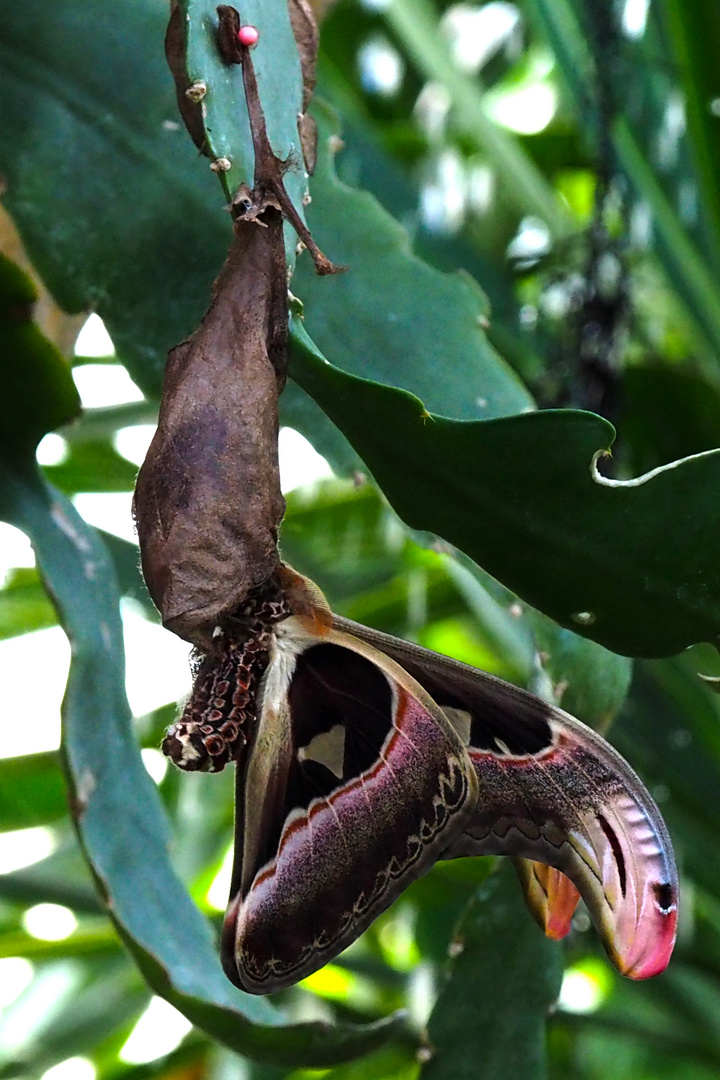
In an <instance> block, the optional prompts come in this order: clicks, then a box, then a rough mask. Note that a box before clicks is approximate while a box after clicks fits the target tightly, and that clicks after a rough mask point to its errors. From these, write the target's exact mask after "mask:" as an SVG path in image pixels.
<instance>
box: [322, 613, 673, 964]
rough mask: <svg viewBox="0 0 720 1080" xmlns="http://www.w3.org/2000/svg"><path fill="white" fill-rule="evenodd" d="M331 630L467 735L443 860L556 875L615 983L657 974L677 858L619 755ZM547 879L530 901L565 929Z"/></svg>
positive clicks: (452, 665)
mask: <svg viewBox="0 0 720 1080" xmlns="http://www.w3.org/2000/svg"><path fill="white" fill-rule="evenodd" d="M334 624H335V626H336V627H337V628H338V629H340V630H350V631H351V632H353V633H356V634H358V635H359V636H362V638H363V640H365V641H366V642H369V643H371V645H374V646H376V647H377V648H379V649H382V650H383V651H384V652H386V653H389V654H390V655H391V656H392V657H394V658H395V659H396V660H397V661H398V662H399V663H400V664H402V665H403V667H405V668H407V669H408V670H409V672H410V673H411V674H412V675H413V676H414V677H415V679H416V680H417V681H419V682H420V683H421V684H422V685H423V686H424V687H425V689H426V690H427V691H428V692H429V693H430V694H431V695H432V697H433V699H434V700H435V701H436V702H437V703H438V704H439V705H440V706H441V707H443V708H444V709H445V710H446V712H447V715H448V717H449V719H450V720H451V721H452V722H453V723H454V724H455V726H456V727H457V729H458V731H460V732H462V733H463V734H464V733H465V732H466V731H467V729H468V726H469V736H466V737H467V740H468V742H467V745H468V752H469V754H470V756H471V758H472V760H473V763H474V766H475V769H476V772H477V774H478V781H479V791H480V794H479V798H478V802H477V805H476V812H475V815H474V818H473V820H472V822H471V824H470V826H469V827H468V828H467V829H466V830H465V832H464V834H463V835H462V836H461V837H460V838H459V839H458V840H456V841H455V842H454V843H453V844H452V845H451V847H450V848H449V849H448V851H447V852H446V853H445V855H444V856H443V857H444V858H453V857H456V856H467V855H484V854H497V855H511V856H516V857H522V858H525V859H529V860H533V861H538V862H543V863H546V864H547V865H549V866H552V867H554V868H555V869H556V870H560V871H561V872H562V873H564V874H566V875H567V876H568V878H570V879H571V881H572V882H573V883H574V885H575V886H576V887H577V888H578V889H579V890H580V893H581V894H582V896H583V899H584V900H585V902H586V904H587V906H588V909H589V911H590V914H591V916H592V918H593V921H594V923H595V926H596V928H597V930H598V932H599V934H600V937H601V939H602V940H603V943H604V945H605V947H606V949H607V951H608V954H609V955H610V958H611V959H612V960H613V962H614V963H615V965H616V966H617V967H618V968H619V970H620V971H622V972H623V974H626V975H629V976H631V977H632V978H647V977H648V976H650V975H654V974H657V973H658V972H660V971H662V970H663V969H664V968H665V966H666V965H667V962H668V960H669V958H670V954H671V952H672V948H673V943H674V940H675V931H676V924H677V897H678V881H677V870H676V867H675V859H674V856H673V851H672V844H671V842H670V838H669V836H668V833H667V829H666V828H665V824H664V822H663V820H662V817H661V815H660V812H659V810H658V808H657V806H656V805H655V803H654V801H653V800H652V798H651V796H650V794H649V793H648V791H647V789H646V788H645V786H644V785H643V784H642V782H641V780H640V779H639V778H638V777H637V776H636V774H635V773H634V772H633V770H632V769H631V768H630V766H629V765H628V764H627V762H626V761H625V760H624V759H623V758H622V757H621V756H620V754H618V753H617V751H616V750H614V749H613V747H612V746H611V745H610V744H609V743H608V742H606V740H605V739H603V738H602V737H601V736H599V735H598V734H597V733H596V732H595V731H593V730H592V729H590V728H588V727H586V726H585V725H584V724H582V723H581V722H580V721H579V720H576V719H575V717H573V716H570V715H569V714H568V713H566V712H564V711H563V710H562V709H559V708H556V707H554V706H552V705H550V704H549V703H547V702H544V701H541V700H540V699H539V698H536V697H534V695H532V694H528V693H527V692H526V691H524V690H521V689H519V688H518V687H515V686H512V685H510V684H508V683H505V682H503V681H502V680H500V679H497V678H495V677H493V676H491V675H488V674H487V673H486V672H482V671H477V670H476V669H474V668H471V667H469V666H468V665H466V664H462V663H460V662H459V661H457V660H451V659H449V658H447V657H443V656H440V655H438V654H437V653H433V652H431V651H430V650H427V649H422V648H421V647H420V646H417V645H413V644H410V643H409V642H405V641H402V640H400V639H398V638H392V637H390V636H389V635H387V634H380V633H377V632H376V631H373V630H370V629H368V628H367V627H362V626H358V625H356V624H353V623H350V622H348V620H345V619H340V618H338V617H335V618H334ZM468 718H469V725H468ZM548 881H552V888H551V889H550V890H549V892H548V893H547V894H546V901H547V905H548V908H547V910H543V901H542V896H541V894H540V893H539V892H538V891H537V890H535V888H534V884H533V885H532V888H533V892H532V893H531V894H528V895H529V901H530V906H531V909H532V910H533V912H534V914H535V915H536V917H537V918H539V920H540V921H541V923H544V925H545V928H546V929H547V930H549V931H552V930H553V928H555V930H556V931H557V930H558V929H559V928H560V927H563V926H565V927H566V926H567V925H568V921H569V916H568V910H569V908H570V906H571V903H572V897H573V894H572V891H571V890H569V889H568V888H567V887H566V886H564V885H563V884H562V882H561V881H559V880H555V879H552V878H549V879H548ZM526 884H528V882H526ZM556 886H559V887H556Z"/></svg>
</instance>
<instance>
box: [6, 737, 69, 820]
mask: <svg viewBox="0 0 720 1080" xmlns="http://www.w3.org/2000/svg"><path fill="white" fill-rule="evenodd" d="M66 813H67V799H66V798H65V785H64V784H63V777H62V770H61V768H60V763H59V762H58V759H57V754H55V753H45V754H26V755H24V756H23V757H17V758H2V759H0V830H2V831H5V830H8V829H30V828H33V827H35V826H36V825H47V824H48V823H49V822H51V821H57V820H58V818H61V817H64V815H65V814H66Z"/></svg>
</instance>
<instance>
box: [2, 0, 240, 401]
mask: <svg viewBox="0 0 720 1080" xmlns="http://www.w3.org/2000/svg"><path fill="white" fill-rule="evenodd" d="M166 22H167V8H166V7H165V6H164V5H162V4H158V3H157V2H156V0H137V2H135V3H132V4H120V5H117V6H115V7H114V8H113V9H112V13H111V14H110V13H106V15H105V16H101V15H100V13H99V12H98V13H97V16H96V17H91V12H90V10H89V9H88V5H87V3H86V2H85V0H59V2H58V3H56V4H55V5H54V6H53V15H52V18H51V19H48V17H47V7H46V5H45V3H44V2H43V0H28V4H26V5H25V6H24V7H23V8H22V9H21V8H20V7H18V6H17V5H13V4H3V5H2V8H1V9H0V66H1V67H2V69H3V72H4V76H5V83H6V89H7V96H6V98H5V102H4V108H3V109H2V114H1V115H0V169H1V170H2V173H3V176H4V177H5V179H6V183H7V189H6V194H5V195H4V197H3V198H4V203H5V206H6V207H7V209H8V210H9V212H10V213H11V215H12V216H13V218H14V220H15V222H16V224H17V226H18V229H19V230H20V232H21V234H22V237H23V241H24V244H25V248H26V250H27V252H28V255H29V256H30V258H31V260H32V262H33V265H34V266H35V268H36V269H37V271H38V273H40V275H41V276H42V278H43V281H44V282H45V284H46V285H47V286H48V288H49V289H50V290H51V292H52V293H53V295H54V296H55V298H56V300H57V301H58V303H59V304H60V305H61V306H62V307H63V308H64V310H66V311H81V310H85V309H89V308H92V309H93V310H96V311H97V312H98V314H99V315H100V316H101V317H102V319H103V320H104V321H105V322H106V324H107V326H108V329H109V331H110V334H111V336H112V338H113V341H114V343H115V346H116V348H117V351H118V353H119V355H121V356H122V357H123V360H124V361H125V362H126V364H127V366H128V369H129V371H130V373H131V374H132V376H133V378H134V379H135V381H136V382H137V383H138V385H139V386H141V387H142V389H143V390H144V391H145V392H146V393H147V394H149V395H155V396H158V395H159V392H160V385H161V379H162V372H163V368H164V365H165V356H166V353H167V351H168V349H169V348H170V347H171V346H173V345H175V344H176V343H177V342H178V341H181V340H182V339H183V338H185V337H187V335H188V333H189V332H190V331H191V330H192V329H193V328H194V326H195V325H196V324H197V323H198V322H199V321H200V317H201V315H202V313H203V311H204V310H205V308H206V306H207V303H208V298H209V295H210V287H211V284H212V282H213V280H214V278H215V276H216V275H217V272H218V270H219V268H220V265H221V263H222V260H223V258H224V257H225V253H226V251H227V249H228V246H229V244H230V239H231V235H232V234H231V227H230V218H229V215H228V214H227V212H226V211H225V210H224V209H223V207H222V199H221V198H220V197H219V196H220V191H219V190H218V187H217V181H216V179H215V177H214V176H213V174H212V172H211V171H210V169H209V168H208V165H207V162H206V161H205V160H204V159H201V160H200V161H198V157H197V152H196V151H195V150H194V148H193V145H192V143H191V141H190V139H189V137H188V135H187V133H186V132H185V130H184V128H183V126H182V124H181V123H180V120H179V118H178V112H177V104H176V101H175V95H174V93H173V86H172V79H171V77H170V74H169V72H168V69H167V65H166V63H165V58H164V56H163V37H164V33H165V26H166ZM38 27H42V33H38V32H37V28H38ZM117 42H120V43H122V48H118V47H115V45H114V44H113V43H117ZM28 117H32V123H28ZM59 176H62V183H58V177H59ZM111 211H112V212H111ZM188 268H192V272H188Z"/></svg>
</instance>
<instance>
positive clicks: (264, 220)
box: [135, 204, 287, 648]
mask: <svg viewBox="0 0 720 1080" xmlns="http://www.w3.org/2000/svg"><path fill="white" fill-rule="evenodd" d="M234 227H235V239H234V242H233V245H232V247H231V249H230V253H229V255H228V258H227V261H226V262H225V265H224V266H223V268H222V270H221V272H220V275H219V277H218V279H217V281H216V282H215V285H214V288H213V300H212V303H211V305H210V308H209V309H208V311H207V313H206V315H205V317H204V318H203V321H202V323H201V325H200V327H199V328H198V329H197V330H196V331H195V333H194V334H193V335H192V336H191V337H190V338H188V340H187V341H184V342H183V343H182V344H180V345H178V346H176V347H175V348H174V349H173V350H172V351H171V352H170V355H169V357H168V363H167V368H166V371H165V381H164V384H163V393H162V399H161V404H160V416H159V423H158V429H157V432H156V434H155V437H154V439H153V441H152V443H151V445H150V449H149V451H148V455H147V458H146V459H145V462H144V464H143V466H142V468H141V470H140V474H139V476H138V481H137V487H136V491H135V518H136V522H137V530H138V537H139V540H140V551H141V559H142V568H143V573H144V575H145V580H146V582H147V586H148V589H149V591H150V595H151V596H152V598H153V600H154V602H155V604H156V605H157V607H158V609H159V610H160V612H161V614H162V619H163V623H164V625H165V626H167V627H168V629H170V630H172V631H174V632H175V633H176V634H179V635H180V636H181V637H184V638H186V639H187V640H188V641H192V642H193V643H194V644H196V645H198V646H200V647H202V648H207V646H208V644H209V642H210V640H211V637H212V631H213V629H214V627H215V626H216V625H217V622H218V619H219V618H220V616H222V615H224V614H226V613H228V612H231V611H233V609H235V608H237V606H238V604H240V603H241V602H242V601H243V599H244V598H245V597H246V596H247V595H248V593H249V592H250V591H251V590H252V589H254V588H255V587H256V586H258V585H260V584H262V583H263V582H265V581H266V580H267V579H268V578H269V577H270V576H271V575H272V574H273V573H274V572H275V571H276V570H277V568H278V566H279V559H278V554H277V532H278V527H279V525H280V521H281V519H282V516H283V512H284V509H285V502H284V499H283V497H282V495H281V493H280V478H279V470H278V451H277V437H278V405H277V400H278V394H279V392H280V390H281V389H282V387H283V386H284V383H285V378H286V369H287V274H286V264H285V252H284V247H283V235H282V232H283V230H282V215H281V213H280V211H279V209H277V208H276V207H275V206H274V205H272V204H270V205H266V206H265V208H264V209H262V210H261V211H260V212H259V213H258V214H257V220H247V219H243V218H239V219H237V220H236V221H235V225H234Z"/></svg>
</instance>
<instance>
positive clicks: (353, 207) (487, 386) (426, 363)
mask: <svg viewBox="0 0 720 1080" xmlns="http://www.w3.org/2000/svg"><path fill="white" fill-rule="evenodd" d="M315 114H316V116H317V118H318V120H319V133H320V141H319V147H318V151H319V153H318V165H317V169H316V171H315V175H314V176H313V182H312V192H313V201H312V203H311V204H310V206H309V207H308V210H307V216H308V225H309V226H310V228H311V230H312V233H313V237H314V239H315V240H316V242H317V243H318V244H319V245H320V247H321V248H322V249H323V250H324V251H325V252H326V254H329V255H330V256H331V257H332V259H333V261H334V262H336V263H340V264H342V265H346V266H347V270H346V272H345V273H343V274H336V275H333V276H332V277H325V278H321V277H318V276H317V275H316V274H315V273H314V272H313V267H312V262H311V260H310V258H309V257H308V256H307V255H303V256H302V257H301V258H300V259H299V260H298V264H297V268H296V271H295V274H294V276H293V280H292V289H293V292H294V293H296V294H297V295H298V296H299V297H300V299H301V300H302V301H303V305H304V315H305V328H306V330H307V332H308V333H309V334H310V336H311V337H312V338H313V340H314V341H315V342H316V343H317V345H318V347H319V349H320V350H321V351H322V352H323V353H324V355H326V356H327V357H329V358H331V360H332V362H333V363H334V364H335V365H336V366H337V367H339V368H342V369H343V370H344V371H348V372H352V373H353V374H355V375H362V376H363V377H365V378H369V379H374V380H376V381H378V382H383V383H389V384H390V385H392V386H399V387H401V388H402V389H404V390H409V391H411V393H414V394H417V395H418V397H420V398H422V400H423V402H424V403H425V406H426V407H427V408H428V409H429V410H431V411H432V412H436V413H440V414H441V415H443V416H452V417H455V418H456V419H462V420H469V419H488V418H490V417H495V416H506V415H509V414H513V413H518V412H526V411H528V410H529V409H532V408H533V401H532V398H531V397H530V395H529V393H528V392H527V390H526V389H525V388H524V386H523V385H522V383H521V382H520V380H519V379H518V378H517V376H516V375H515V373H514V372H513V371H512V369H511V368H509V367H508V365H507V364H506V363H505V361H504V360H502V359H501V358H500V357H499V356H498V354H497V353H496V352H495V350H494V349H493V347H492V346H491V345H490V343H489V341H488V340H487V337H486V335H485V331H484V325H485V322H486V320H487V315H488V305H487V300H486V298H485V296H484V294H483V293H482V291H481V290H480V288H479V287H478V285H477V284H476V283H475V282H474V281H473V280H472V279H471V278H470V277H468V276H467V275H462V274H444V273H441V272H440V271H439V270H434V269H433V268H432V267H430V266H429V265H428V264H427V263H425V262H423V261H422V260H421V259H418V258H417V256H415V255H413V254H412V252H411V250H410V244H409V239H408V235H407V233H406V231H405V229H404V228H402V226H401V225H400V224H399V223H398V222H397V221H395V219H394V218H393V217H391V216H390V214H388V213H387V212H386V211H385V210H383V208H382V207H381V206H380V204H379V203H378V202H377V200H376V199H375V198H374V197H373V196H372V195H370V194H369V193H368V192H364V191H355V190H353V189H352V188H349V187H347V186H346V185H345V184H343V183H341V182H340V181H339V180H338V179H337V177H336V175H335V167H334V162H333V149H332V148H333V146H334V145H335V144H336V143H337V141H338V140H337V134H336V133H335V128H336V126H337V124H336V123H335V122H333V119H332V117H331V116H330V115H328V113H327V111H324V110H320V109H319V108H317V109H316V110H315Z"/></svg>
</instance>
